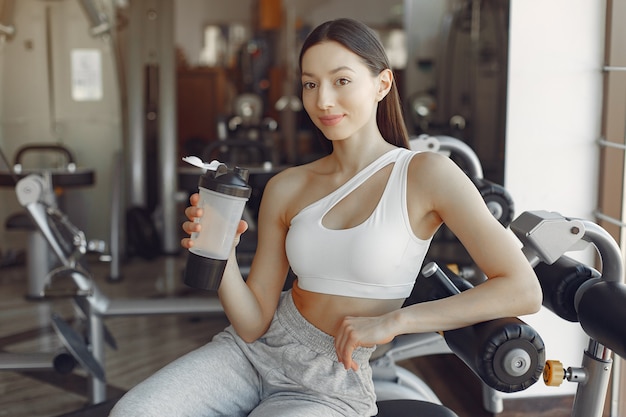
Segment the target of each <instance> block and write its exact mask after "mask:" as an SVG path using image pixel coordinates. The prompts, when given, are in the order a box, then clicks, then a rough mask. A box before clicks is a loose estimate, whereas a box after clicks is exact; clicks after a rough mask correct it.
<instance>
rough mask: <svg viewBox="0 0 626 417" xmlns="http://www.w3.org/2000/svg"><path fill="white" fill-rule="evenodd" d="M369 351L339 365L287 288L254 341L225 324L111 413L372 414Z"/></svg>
mask: <svg viewBox="0 0 626 417" xmlns="http://www.w3.org/2000/svg"><path fill="white" fill-rule="evenodd" d="M372 352H373V348H371V349H370V348H358V349H357V350H356V351H355V353H354V355H353V358H354V360H356V361H357V363H358V364H359V370H358V371H357V372H354V371H352V370H346V369H344V367H343V365H342V364H340V363H339V362H337V354H336V352H335V348H334V344H333V337H332V336H330V335H328V334H326V333H324V332H322V331H320V330H319V329H317V328H316V327H315V326H313V325H312V324H311V323H309V322H308V321H307V320H306V319H305V318H304V317H302V315H301V314H300V313H299V311H298V309H297V308H296V306H295V305H294V303H293V299H292V298H291V291H286V292H285V293H283V294H282V296H281V300H280V303H279V306H278V309H277V311H276V314H275V315H274V319H273V320H272V323H271V325H270V328H269V329H268V331H267V332H266V333H265V335H264V336H263V337H261V338H260V339H259V340H257V341H255V342H253V343H249V344H248V343H245V342H244V341H243V340H242V339H241V338H240V337H239V336H237V334H236V333H235V331H234V329H233V328H232V327H228V328H227V329H226V330H224V331H223V332H221V333H219V334H218V335H216V336H215V337H214V339H213V341H211V342H210V343H208V344H206V345H205V346H203V347H201V348H199V349H197V350H195V351H193V352H190V353H188V354H186V355H185V356H183V357H181V358H179V359H177V360H175V361H174V362H172V363H171V364H169V365H167V366H165V367H164V368H163V369H161V370H160V371H158V372H157V373H155V374H154V375H152V376H151V377H149V378H148V379H146V380H145V381H144V382H142V383H140V384H138V385H137V386H135V387H134V388H133V389H131V390H130V391H129V392H128V393H127V394H126V395H125V396H124V397H122V399H121V400H120V401H119V402H118V403H117V404H116V405H115V407H114V408H113V410H112V411H111V414H110V416H111V417H138V416H146V417H147V416H150V417H156V416H170V417H176V416H189V417H200V416H211V417H212V416H228V417H236V416H251V417H279V416H294V417H309V416H310V417H315V416H319V417H332V416H337V417H344V416H358V417H363V416H373V415H376V413H377V409H376V403H375V401H376V397H375V394H374V385H373V382H372V370H371V368H370V366H369V357H370V356H371V354H372Z"/></svg>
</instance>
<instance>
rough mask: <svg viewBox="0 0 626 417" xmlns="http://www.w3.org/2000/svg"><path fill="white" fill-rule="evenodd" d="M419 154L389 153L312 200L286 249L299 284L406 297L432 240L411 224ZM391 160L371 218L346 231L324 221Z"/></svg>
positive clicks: (377, 296)
mask: <svg viewBox="0 0 626 417" xmlns="http://www.w3.org/2000/svg"><path fill="white" fill-rule="evenodd" d="M413 155H415V152H413V151H410V150H408V149H404V148H399V149H394V150H392V151H389V152H387V153H386V154H384V155H382V156H381V157H380V158H378V159H377V160H375V161H374V162H372V163H371V164H370V165H368V166H367V167H365V168H364V169H363V170H361V171H360V172H359V173H357V174H356V175H355V176H354V177H352V178H351V179H350V180H348V182H346V183H345V184H343V185H342V186H341V187H339V188H338V189H336V190H335V191H333V192H332V193H330V194H329V195H327V196H325V197H323V198H321V199H320V200H318V201H316V202H314V203H312V204H310V205H309V206H307V207H305V208H304V209H302V210H301V211H300V212H299V213H298V214H296V215H295V216H294V217H293V219H292V220H291V224H290V227H289V231H288V232H287V240H286V250H287V257H288V259H289V263H290V265H291V269H292V270H293V272H294V273H295V274H296V276H297V277H298V286H299V287H300V288H302V289H304V290H307V291H313V292H318V293H324V294H334V295H341V296H347V297H359V298H373V299H399V298H407V297H408V296H409V295H410V294H411V290H412V289H413V286H414V285H415V280H416V279H417V276H418V273H419V270H420V268H421V266H422V262H423V261H424V257H425V256H426V252H427V251H428V247H429V245H430V241H431V240H432V238H431V239H428V240H423V239H420V238H418V237H417V236H415V234H414V233H413V230H412V229H411V225H410V223H409V217H408V211H407V200H406V189H407V171H408V166H409V162H410V161H411V158H412V157H413ZM389 164H393V168H392V171H391V174H390V176H389V179H388V181H387V185H386V187H385V190H384V192H383V194H382V197H381V198H380V201H379V202H378V205H377V206H376V208H375V209H374V211H373V213H372V214H371V215H370V217H369V218H368V219H367V220H365V221H364V222H363V223H361V224H359V225H357V226H355V227H352V228H348V229H341V230H333V229H329V228H326V227H325V226H323V225H322V219H323V218H324V216H325V215H326V214H327V213H328V212H329V211H330V210H331V209H332V208H333V207H334V206H335V205H336V204H338V203H339V202H340V201H341V200H342V199H344V198H345V197H347V196H348V195H349V194H350V193H351V192H352V191H354V190H355V189H357V188H358V187H359V186H360V185H361V184H363V183H364V182H365V181H367V179H368V178H370V177H371V176H372V175H373V174H374V173H376V172H377V171H379V170H380V169H382V168H383V167H385V166H387V165H389Z"/></svg>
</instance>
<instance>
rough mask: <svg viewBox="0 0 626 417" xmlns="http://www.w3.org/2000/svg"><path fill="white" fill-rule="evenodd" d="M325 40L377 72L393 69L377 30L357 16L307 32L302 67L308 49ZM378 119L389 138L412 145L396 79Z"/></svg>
mask: <svg viewBox="0 0 626 417" xmlns="http://www.w3.org/2000/svg"><path fill="white" fill-rule="evenodd" d="M324 41H334V42H337V43H339V44H341V45H343V46H344V47H345V48H347V49H349V50H350V51H352V52H353V53H355V54H357V55H358V56H359V57H361V59H362V60H363V62H364V63H365V65H367V66H368V68H369V69H370V71H371V73H372V75H373V76H376V75H378V74H380V73H381V72H382V71H383V70H385V69H391V66H390V65H389V59H388V58H387V54H386V52H385V49H384V48H383V45H382V44H381V42H380V39H379V38H378V35H377V34H376V32H374V31H373V30H372V29H370V28H369V27H368V26H367V25H365V24H363V23H361V22H359V21H357V20H353V19H347V18H342V19H336V20H330V21H328V22H325V23H322V24H321V25H319V26H318V27H316V28H315V29H314V30H313V32H311V33H310V34H309V35H308V36H307V38H306V39H305V41H304V44H303V45H302V50H301V51H300V61H299V62H300V71H302V57H303V56H304V53H305V52H306V51H307V50H308V49H309V48H310V47H312V46H314V45H317V44H319V43H321V42H324ZM376 123H377V124H378V129H379V130H380V133H381V134H382V136H383V138H385V140H386V141H387V142H389V143H391V144H393V145H396V146H400V147H403V148H408V147H409V134H408V132H407V130H406V125H405V124H404V117H403V116H402V106H401V105H400V95H399V94H398V88H397V86H396V83H395V80H394V82H393V83H392V85H391V90H390V91H389V93H388V94H387V95H386V96H385V98H383V99H382V100H381V101H380V103H378V111H377V113H376Z"/></svg>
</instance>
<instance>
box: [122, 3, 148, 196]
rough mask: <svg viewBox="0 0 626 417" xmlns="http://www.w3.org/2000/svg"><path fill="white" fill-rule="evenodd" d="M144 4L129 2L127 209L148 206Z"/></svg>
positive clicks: (125, 150) (126, 148) (126, 149)
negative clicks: (128, 207) (143, 48)
mask: <svg viewBox="0 0 626 417" xmlns="http://www.w3.org/2000/svg"><path fill="white" fill-rule="evenodd" d="M144 21H145V4H144V1H143V0H133V1H132V2H130V24H129V26H128V50H127V65H128V67H127V74H128V76H127V80H128V85H127V87H128V92H127V97H128V103H127V105H128V137H127V143H126V144H125V145H126V146H125V149H124V153H125V156H126V167H127V168H126V170H125V175H126V184H127V187H128V189H127V191H126V192H127V194H126V196H127V198H128V199H127V200H126V201H127V202H128V206H130V207H133V206H136V207H145V205H146V202H147V192H146V183H145V178H146V152H145V145H144V143H145V132H146V126H145V115H144V102H143V101H144V97H145V90H144V60H143V57H144V54H143V51H142V45H143V42H142V40H143V26H144Z"/></svg>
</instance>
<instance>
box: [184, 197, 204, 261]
mask: <svg viewBox="0 0 626 417" xmlns="http://www.w3.org/2000/svg"><path fill="white" fill-rule="evenodd" d="M198 201H200V194H198V193H194V194H192V195H191V197H189V202H190V203H191V205H190V206H189V207H187V208H186V209H185V216H187V219H189V220H187V221H185V222H184V223H183V230H184V231H185V233H188V234H189V235H191V234H192V233H195V232H199V231H200V228H201V226H200V223H197V222H195V219H196V218H198V217H202V209H201V208H199V207H198ZM180 245H181V246H182V247H183V248H185V249H189V248H191V247H192V246H193V241H192V240H191V239H190V238H188V237H185V238H183V239H182V240H181V241H180Z"/></svg>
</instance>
